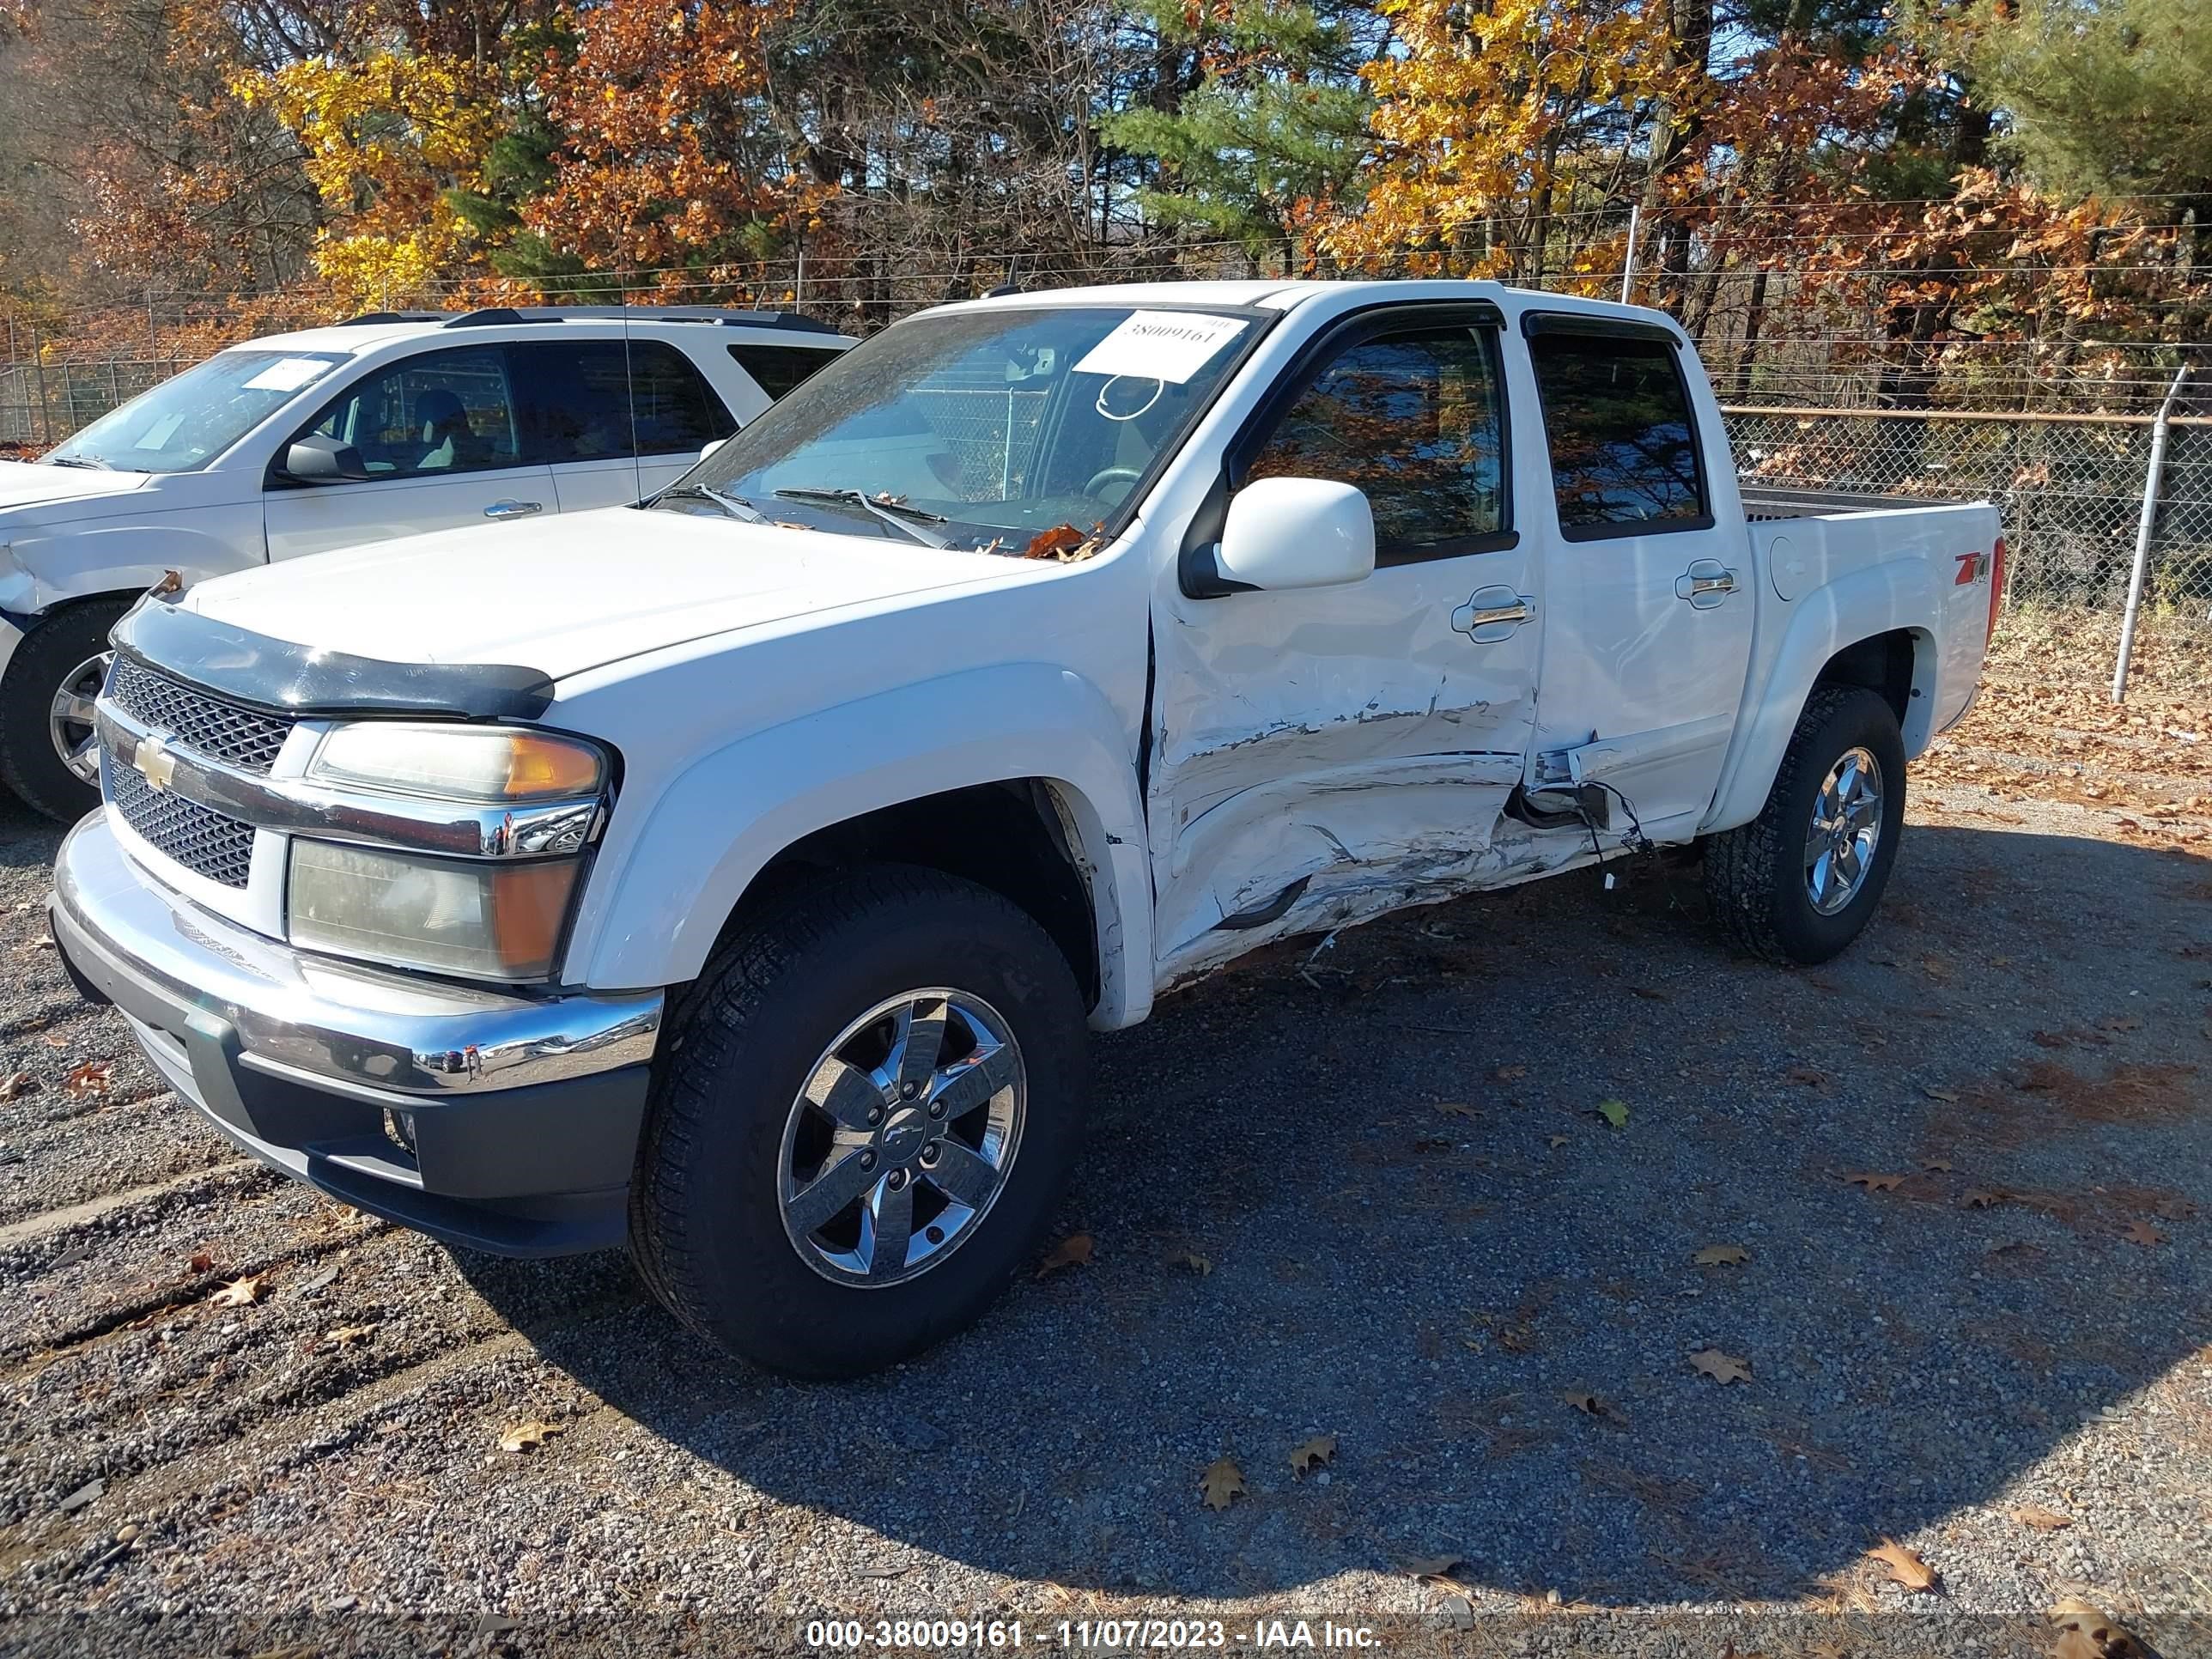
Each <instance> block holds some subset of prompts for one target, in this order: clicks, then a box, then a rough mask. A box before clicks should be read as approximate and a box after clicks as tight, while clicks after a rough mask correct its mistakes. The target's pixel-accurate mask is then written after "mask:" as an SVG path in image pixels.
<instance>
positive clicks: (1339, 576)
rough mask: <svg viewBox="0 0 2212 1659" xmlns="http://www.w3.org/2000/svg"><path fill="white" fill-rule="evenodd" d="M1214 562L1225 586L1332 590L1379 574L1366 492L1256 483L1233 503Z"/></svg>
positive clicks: (1321, 481) (1302, 481)
mask: <svg viewBox="0 0 2212 1659" xmlns="http://www.w3.org/2000/svg"><path fill="white" fill-rule="evenodd" d="M1214 561H1215V563H1216V565H1217V567H1218V569H1219V571H1220V574H1221V580H1223V582H1224V583H1225V585H1234V586H1238V587H1256V588H1261V589H1263V590H1267V589H1275V588H1295V587H1334V586H1340V585H1341V584H1343V583H1346V582H1356V581H1364V580H1366V579H1367V578H1368V577H1369V576H1370V575H1372V574H1374V572H1375V513H1374V510H1373V509H1372V508H1371V507H1369V506H1368V504H1367V497H1366V495H1364V493H1363V492H1362V491H1360V490H1358V489H1353V488H1352V486H1351V485H1350V484H1347V483H1336V482H1335V481H1334V479H1329V478H1259V479H1255V481H1254V482H1252V483H1248V484H1246V485H1245V486H1244V488H1243V489H1240V490H1238V491H1237V493H1236V494H1235V495H1232V496H1231V497H1230V500H1229V513H1228V516H1227V518H1226V519H1225V520H1224V522H1223V524H1222V526H1221V545H1220V548H1219V550H1218V551H1217V552H1216V553H1215V554H1214Z"/></svg>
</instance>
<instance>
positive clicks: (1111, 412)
mask: <svg viewBox="0 0 2212 1659" xmlns="http://www.w3.org/2000/svg"><path fill="white" fill-rule="evenodd" d="M1257 327H1258V322H1257V319H1254V318H1252V317H1249V316H1238V315H1235V314H1231V313H1221V312H1210V311H1195V310H1180V309H1178V310H1169V309H1166V308H1154V307H1146V308H1139V307H1131V306H1069V307H1062V308H1057V309H1051V310H1044V309H1032V308H1030V307H1004V308H1000V309H994V310H989V311H977V312H969V313H952V314H949V315H943V316H933V317H920V318H916V319H913V320H912V321H909V322H905V323H901V324H898V325H896V326H894V327H892V328H889V329H886V330H885V331H884V332H883V333H881V334H878V335H877V336H876V337H874V338H873V339H872V340H869V341H867V342H866V343H864V344H862V345H860V346H857V347H855V348H854V349H853V350H851V351H849V352H848V353H846V354H845V355H844V356H842V357H840V358H838V359H837V360H836V362H833V363H831V364H829V366H828V367H827V368H823V370H822V372H821V373H820V374H817V375H815V376H814V377H813V378H812V379H811V380H808V381H807V382H806V383H805V385H804V386H800V387H799V389H798V390H797V391H795V392H793V393H792V394H791V395H790V396H789V397H787V398H785V399H783V401H781V403H778V404H774V405H773V406H771V407H770V408H769V410H768V411H767V412H766V413H765V414H763V415H762V416H761V417H760V418H759V419H758V420H757V421H755V422H753V423H752V424H751V425H750V426H749V427H747V428H745V429H744V431H742V432H740V433H738V435H737V436H735V437H734V438H732V439H731V440H730V441H728V442H727V443H726V444H724V445H723V446H722V447H720V448H719V449H717V450H715V451H714V453H713V454H712V455H710V456H709V457H708V459H706V460H705V461H704V462H702V464H701V465H699V467H698V468H697V469H696V471H694V472H693V473H692V474H691V475H690V477H688V478H687V479H686V480H685V481H684V483H682V484H679V485H678V487H677V489H675V490H673V491H671V493H670V494H669V495H666V496H665V497H663V500H664V501H665V502H666V504H667V505H668V506H669V507H671V508H678V509H682V510H685V511H690V512H697V513H717V512H728V513H732V516H738V517H743V516H744V513H746V512H754V513H759V514H760V515H761V516H762V517H763V518H767V519H770V520H776V521H779V522H781V523H786V524H796V525H803V526H806V527H807V528H809V529H818V530H825V531H832V532H837V533H839V534H843V535H852V536H875V537H881V538H885V539H888V540H904V541H912V542H915V543H917V544H927V545H931V546H944V547H952V548H962V549H982V550H992V551H1003V552H1008V553H1022V552H1024V551H1026V550H1028V549H1029V547H1030V544H1031V543H1032V542H1033V541H1035V540H1036V539H1037V538H1040V537H1047V536H1049V535H1050V534H1051V532H1054V531H1063V532H1064V531H1068V530H1072V531H1073V532H1075V535H1074V536H1073V537H1066V538H1062V539H1063V540H1064V541H1065V542H1066V543H1067V544H1072V543H1073V542H1074V541H1076V540H1079V539H1081V538H1087V537H1088V536H1090V535H1091V533H1092V532H1094V531H1096V530H1097V529H1098V528H1099V527H1100V526H1103V524H1104V523H1105V521H1106V520H1109V519H1110V518H1111V517H1112V516H1113V515H1114V513H1115V511H1116V510H1117V509H1118V508H1119V507H1121V505H1122V504H1123V503H1124V502H1125V501H1127V500H1128V499H1129V498H1130V496H1131V495H1132V494H1133V492H1134V490H1135V489H1137V487H1138V485H1139V482H1140V481H1142V480H1144V479H1145V478H1146V476H1147V475H1148V474H1149V473H1150V472H1151V471H1152V467H1153V465H1154V464H1155V463H1156V462H1158V461H1162V460H1164V459H1165V458H1166V457H1167V456H1169V455H1170V454H1171V453H1173V452H1174V450H1175V447H1176V444H1177V443H1179V442H1180V441H1182V435H1183V433H1184V431H1185V430H1186V429H1187V428H1188V427H1189V425H1190V423H1191V422H1192V420H1193V419H1194V418H1195V417H1196V416H1197V414H1198V412H1199V410H1201V409H1203V408H1204V407H1205V406H1206V400H1207V399H1208V398H1210V397H1211V396H1212V392H1213V390H1214V388H1215V387H1216V386H1218V385H1219V384H1220V382H1221V380H1222V379H1223V378H1224V377H1225V375H1226V374H1228V373H1229V371H1230V369H1231V367H1232V366H1233V365H1234V364H1235V362H1236V361H1237V350H1238V347H1239V346H1240V345H1241V344H1242V343H1243V342H1244V341H1245V340H1247V339H1248V338H1249V337H1250V336H1251V335H1252V334H1253V332H1254V331H1255V330H1256V329H1257Z"/></svg>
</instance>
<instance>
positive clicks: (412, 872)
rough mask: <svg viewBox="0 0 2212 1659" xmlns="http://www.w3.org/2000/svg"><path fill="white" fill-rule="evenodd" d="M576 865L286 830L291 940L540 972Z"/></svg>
mask: <svg viewBox="0 0 2212 1659" xmlns="http://www.w3.org/2000/svg"><path fill="white" fill-rule="evenodd" d="M362 729H367V728H362ZM581 868H582V861H581V860H578V859H547V860H538V861H535V862H529V863H520V862H514V861H511V860H503V859H486V860H462V859H447V858H429V857H423V856H421V855H418V854H411V853H393V852H387V851H385V850H384V849H382V848H371V847H343V846H339V845H337V844H336V843H334V842H321V841H306V840H295V841H294V842H293V843H292V863H291V879H290V881H289V884H288V889H289V890H288V895H287V901H286V908H287V910H288V912H289V921H290V928H291V936H292V943H294V944H295V945H304V946H306V947H307V949H309V950H319V951H331V952H332V953H333V954H335V955H338V956H347V957H368V958H369V959H371V960H373V961H376V962H382V963H392V965H394V966H396V967H402V968H422V969H428V971H429V972H431V973H434V974H453V975H458V976H459V977H462V978H467V979H501V980H529V979H543V978H544V977H545V976H546V975H549V974H550V973H551V972H552V971H553V957H554V953H555V951H557V950H558V949H559V948H560V944H561V929H562V923H563V922H564V921H566V920H567V919H568V901H569V899H570V898H571V897H572V896H574V890H575V885H576V876H577V872H579V871H580V869H581Z"/></svg>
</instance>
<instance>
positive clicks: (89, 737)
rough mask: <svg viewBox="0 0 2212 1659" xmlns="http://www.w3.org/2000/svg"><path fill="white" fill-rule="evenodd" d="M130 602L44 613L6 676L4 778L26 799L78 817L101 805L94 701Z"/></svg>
mask: <svg viewBox="0 0 2212 1659" xmlns="http://www.w3.org/2000/svg"><path fill="white" fill-rule="evenodd" d="M130 608H131V607H130V605H129V604H128V603H126V602H124V601H119V600H114V599H87V600H83V601H82V602H80V603H78V604H76V605H64V606H63V607H62V608H61V609H59V610H58V611H53V612H52V614H50V615H48V616H47V617H45V618H43V619H42V620H41V621H40V623H39V624H38V625H37V626H36V627H35V628H33V629H32V630H31V631H30V633H29V634H28V635H26V636H25V638H24V640H23V641H22V643H21V644H20V645H18V646H17V647H15V656H14V658H13V659H10V660H9V664H8V672H7V674H6V676H5V678H0V779H4V780H5V781H6V782H7V785H8V787H9V788H10V789H12V790H14V791H15V794H16V796H17V797H18V798H19V799H21V801H22V802H23V804H24V805H27V806H30V807H33V808H34V809H36V810H37V811H40V812H43V813H45V814H46V816H47V817H50V818H54V819H57V820H58V821H59V822H61V823H75V822H76V820H77V819H78V818H81V817H83V816H84V815H85V814H86V813H87V812H89V811H92V809H93V808H94V807H95V806H97V805H100V757H99V748H98V741H97V739H96V738H94V733H93V727H92V700H93V698H94V697H95V696H98V695H99V693H100V681H101V679H102V678H105V676H106V671H107V659H108V654H109V653H108V648H107V635H108V630H109V629H112V628H113V627H114V626H115V624H116V623H117V622H118V620H119V619H120V618H121V617H122V615H123V613H124V612H125V611H128V610H129V609H130Z"/></svg>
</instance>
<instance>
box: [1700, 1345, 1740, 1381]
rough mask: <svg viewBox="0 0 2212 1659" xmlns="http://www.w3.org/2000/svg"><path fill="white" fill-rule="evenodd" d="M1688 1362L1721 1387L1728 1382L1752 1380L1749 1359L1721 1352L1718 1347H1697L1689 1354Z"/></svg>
mask: <svg viewBox="0 0 2212 1659" xmlns="http://www.w3.org/2000/svg"><path fill="white" fill-rule="evenodd" d="M1690 1364H1692V1365H1693V1366H1695V1367H1696V1368H1697V1369H1698V1370H1701V1371H1703V1372H1704V1373H1705V1375H1706V1376H1710V1377H1711V1378H1712V1379H1713V1381H1714V1382H1716V1383H1720V1384H1722V1385H1723V1387H1725V1386H1726V1385H1727V1384H1729V1383H1748V1382H1750V1381H1751V1380H1752V1376H1751V1362H1750V1361H1749V1360H1747V1359H1738V1358H1736V1357H1735V1355H1734V1354H1730V1353H1723V1352H1721V1351H1720V1350H1719V1349H1718V1348H1701V1349H1699V1351H1698V1352H1696V1353H1693V1354H1692V1355H1691V1356H1690Z"/></svg>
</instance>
